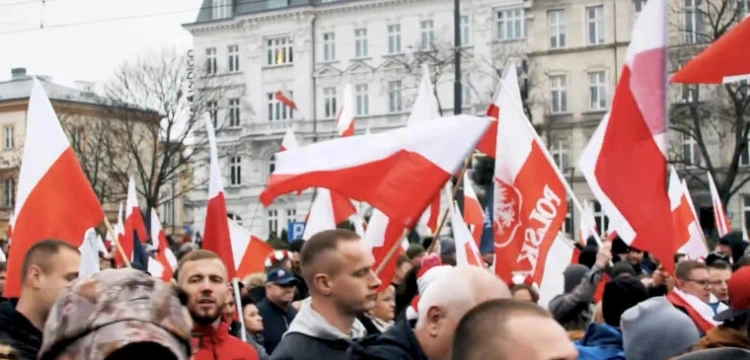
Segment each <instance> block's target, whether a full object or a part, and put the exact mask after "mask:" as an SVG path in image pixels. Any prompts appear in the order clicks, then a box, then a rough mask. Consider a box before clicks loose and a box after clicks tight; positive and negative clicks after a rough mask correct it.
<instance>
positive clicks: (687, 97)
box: [682, 84, 698, 103]
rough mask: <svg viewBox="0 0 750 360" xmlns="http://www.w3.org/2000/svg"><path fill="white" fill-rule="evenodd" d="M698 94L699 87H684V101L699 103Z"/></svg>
mask: <svg viewBox="0 0 750 360" xmlns="http://www.w3.org/2000/svg"><path fill="white" fill-rule="evenodd" d="M697 92H698V85H687V84H685V85H682V101H684V102H687V103H692V102H693V101H698V99H697V98H696V95H695V94H696V93H697Z"/></svg>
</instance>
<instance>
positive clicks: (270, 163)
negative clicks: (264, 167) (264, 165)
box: [268, 155, 276, 175]
mask: <svg viewBox="0 0 750 360" xmlns="http://www.w3.org/2000/svg"><path fill="white" fill-rule="evenodd" d="M274 171H276V155H271V157H270V158H268V175H271V174H273V172H274Z"/></svg>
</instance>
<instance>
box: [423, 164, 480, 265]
mask: <svg viewBox="0 0 750 360" xmlns="http://www.w3.org/2000/svg"><path fill="white" fill-rule="evenodd" d="M470 163H471V154H469V156H468V157H466V159H465V160H464V166H463V168H462V169H461V173H459V175H458V180H456V186H454V187H453V194H451V199H450V201H449V202H448V208H446V209H445V211H443V214H442V216H441V217H440V221H439V222H438V226H437V228H436V229H435V233H434V237H433V238H432V243H431V244H430V247H429V248H427V253H431V252H432V251H433V250H435V246H436V244H437V239H438V236H440V231H442V230H443V226H444V225H445V221H446V220H447V219H448V211H449V210H450V208H451V204H452V203H453V201H455V198H456V194H457V193H458V188H459V187H461V184H462V183H463V182H464V173H466V170H467V169H468V168H469V164H470ZM440 191H442V189H441V190H440Z"/></svg>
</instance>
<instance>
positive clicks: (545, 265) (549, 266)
mask: <svg viewBox="0 0 750 360" xmlns="http://www.w3.org/2000/svg"><path fill="white" fill-rule="evenodd" d="M539 261H540V264H542V266H539V267H538V268H537V271H536V273H535V274H534V275H535V276H534V278H536V279H538V281H536V280H535V282H536V283H537V284H538V285H539V302H538V304H539V306H541V307H543V308H545V309H546V308H547V305H548V304H549V302H550V301H551V300H552V298H554V297H555V296H557V295H560V294H562V293H564V292H565V291H564V290H565V289H564V288H563V286H564V284H565V277H564V276H563V272H564V271H565V268H567V267H568V266H569V265H570V264H577V263H578V252H577V251H576V248H575V246H573V243H571V242H570V241H568V239H566V238H565V236H564V235H562V234H558V235H557V236H555V238H554V240H553V242H552V246H550V247H549V248H548V249H547V251H546V252H540V253H539Z"/></svg>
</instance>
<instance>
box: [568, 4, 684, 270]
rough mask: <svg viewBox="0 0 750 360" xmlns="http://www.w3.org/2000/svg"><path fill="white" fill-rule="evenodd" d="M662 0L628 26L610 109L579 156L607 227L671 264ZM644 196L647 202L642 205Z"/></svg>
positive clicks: (668, 266)
mask: <svg viewBox="0 0 750 360" xmlns="http://www.w3.org/2000/svg"><path fill="white" fill-rule="evenodd" d="M666 39H667V4H666V2H665V1H649V2H647V3H646V5H645V7H644V9H643V11H642V12H641V15H640V16H639V17H638V20H637V21H636V24H635V26H634V28H633V33H632V36H631V42H630V45H629V46H628V50H627V53H626V56H625V65H624V66H623V68H622V75H621V76H620V79H619V82H618V84H617V89H616V91H615V95H614V99H613V101H612V105H611V108H610V110H609V112H608V113H607V114H606V115H605V116H604V119H603V120H602V122H601V123H600V124H599V126H598V127H597V129H596V131H595V132H594V134H593V136H592V137H591V139H590V141H589V143H588V145H587V146H586V147H585V149H584V151H583V154H582V156H581V160H580V168H581V171H582V173H583V175H584V176H585V178H586V181H587V182H588V184H589V186H590V187H591V190H592V192H593V194H594V196H595V197H596V199H597V200H598V201H599V203H600V204H601V206H602V209H603V210H604V212H605V213H606V214H607V216H608V218H609V221H610V228H611V230H614V231H616V232H617V234H618V236H619V237H620V238H621V239H622V240H623V241H624V242H625V243H626V244H628V245H629V246H632V247H635V248H638V249H640V250H643V251H648V252H650V253H652V254H654V256H655V257H656V258H657V259H658V260H659V261H660V262H661V263H662V264H663V265H664V267H665V269H666V270H667V271H669V272H672V271H674V259H673V254H674V253H673V252H672V250H673V249H672V245H671V244H672V241H670V239H672V227H671V226H664V224H671V223H672V212H671V207H670V202H669V196H668V195H667V189H666V186H665V185H666V184H667V162H666V133H667V126H666V103H667V99H666V94H667V90H666V83H667V82H666V59H667V57H666V56H667V53H666V44H667V40H666ZM645 204H648V206H645Z"/></svg>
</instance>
